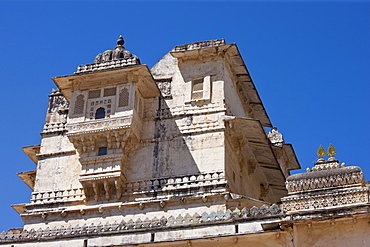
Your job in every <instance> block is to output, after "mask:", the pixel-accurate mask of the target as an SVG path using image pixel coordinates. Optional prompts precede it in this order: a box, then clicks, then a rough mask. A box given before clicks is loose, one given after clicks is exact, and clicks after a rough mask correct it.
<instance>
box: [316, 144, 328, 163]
mask: <svg viewBox="0 0 370 247" xmlns="http://www.w3.org/2000/svg"><path fill="white" fill-rule="evenodd" d="M325 155H326V153H325V150H324V148H323V147H322V145H320V147H319V149H318V150H317V154H316V156H319V160H320V159H322V158H323V157H324V156H325Z"/></svg>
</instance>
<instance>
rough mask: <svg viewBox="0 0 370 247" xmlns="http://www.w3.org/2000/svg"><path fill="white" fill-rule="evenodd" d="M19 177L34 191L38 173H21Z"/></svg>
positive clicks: (18, 174)
mask: <svg viewBox="0 0 370 247" xmlns="http://www.w3.org/2000/svg"><path fill="white" fill-rule="evenodd" d="M17 176H18V177H19V178H20V179H22V181H23V182H24V183H25V184H26V185H27V186H28V187H29V188H30V189H31V190H34V187H35V179H36V171H28V172H20V173H17Z"/></svg>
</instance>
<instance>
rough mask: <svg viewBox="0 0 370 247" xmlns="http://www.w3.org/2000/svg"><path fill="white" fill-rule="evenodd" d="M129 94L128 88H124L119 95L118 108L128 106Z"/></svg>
mask: <svg viewBox="0 0 370 247" xmlns="http://www.w3.org/2000/svg"><path fill="white" fill-rule="evenodd" d="M128 100H129V92H128V90H127V88H123V89H122V90H121V91H120V93H119V100H118V107H125V106H128Z"/></svg>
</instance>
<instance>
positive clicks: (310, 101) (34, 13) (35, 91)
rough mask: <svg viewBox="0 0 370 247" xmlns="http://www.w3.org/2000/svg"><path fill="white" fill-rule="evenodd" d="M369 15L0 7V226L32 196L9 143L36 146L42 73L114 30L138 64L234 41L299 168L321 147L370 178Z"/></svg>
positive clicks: (87, 58)
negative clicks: (190, 46) (192, 46)
mask: <svg viewBox="0 0 370 247" xmlns="http://www.w3.org/2000/svg"><path fill="white" fill-rule="evenodd" d="M369 13H370V2H369V1H357V2H353V1H352V2H349V1H325V2H321V1H278V2H272V1H260V2H257V1H253V2H251V1H235V2H233V1H227V2H226V1H225V2H223V1H213V2H212V1H203V2H196V1H165V2H154V1H139V2H127V1H111V2H110V1H104V2H99V1H64V2H61V1H49V2H46V1H37V2H34V1H0V37H1V39H0V44H1V45H0V54H1V59H0V96H1V101H2V112H3V113H2V121H1V122H0V127H1V130H2V131H3V132H2V138H1V139H2V141H1V142H0V145H1V150H2V153H3V155H2V157H3V158H2V160H1V169H2V172H1V175H0V176H1V179H0V186H1V189H2V195H1V203H0V231H2V230H7V229H8V228H15V227H22V225H23V223H22V221H21V220H20V217H19V216H18V214H17V213H16V212H15V211H14V210H13V209H12V208H11V207H10V204H17V203H23V202H28V201H29V198H30V194H31V190H30V189H29V188H28V187H27V186H26V185H25V184H24V183H23V182H22V181H21V180H20V179H19V178H18V177H17V176H16V175H15V174H16V173H17V172H22V171H29V170H34V169H35V165H34V164H33V162H32V161H31V160H30V159H28V157H27V156H26V155H25V154H23V152H22V150H21V149H20V148H21V147H23V146H29V145H35V144H39V143H40V135H39V132H41V131H42V128H43V123H44V119H45V113H46V108H47V100H48V97H47V95H48V94H49V93H50V92H51V89H52V88H55V85H54V84H53V82H52V80H51V79H50V77H54V76H60V75H67V74H73V72H74V71H76V68H77V65H79V64H87V63H92V62H93V60H94V57H95V56H96V55H97V54H98V53H100V52H103V51H105V50H107V49H112V48H113V47H114V46H115V45H116V44H115V41H116V40H117V38H118V36H119V35H120V34H122V35H123V36H124V38H125V41H126V42H125V47H126V49H127V50H129V51H131V52H132V53H133V54H135V55H137V56H138V57H139V58H140V59H141V62H142V63H145V64H147V65H148V66H149V67H152V66H153V65H154V64H155V63H156V62H157V61H158V60H159V59H160V58H161V57H162V56H163V55H165V54H166V53H167V52H168V51H169V50H171V49H172V48H173V47H174V46H175V45H180V44H186V43H191V42H196V41H203V40H210V39H218V38H224V39H226V41H227V42H228V43H237V45H238V47H239V50H240V52H241V54H242V56H243V58H244V61H245V63H246V65H247V67H248V69H249V71H250V73H251V75H252V78H253V81H254V83H255V85H256V87H257V90H258V91H259V94H260V97H261V99H262V101H263V103H264V106H265V108H266V110H267V112H268V114H269V116H270V119H271V121H272V123H273V125H274V126H277V127H278V128H279V131H280V132H282V133H283V135H284V138H285V140H286V142H288V143H292V144H293V146H294V148H295V151H296V154H297V156H298V159H299V161H300V164H301V166H302V168H303V169H305V168H307V167H312V166H313V162H315V160H316V159H317V157H316V156H315V154H316V151H317V148H318V147H319V145H320V144H322V145H323V146H324V147H325V148H327V147H328V146H329V144H330V143H332V144H333V145H334V147H335V148H336V150H337V155H336V157H337V158H338V159H339V160H340V162H346V164H347V165H358V166H360V167H361V168H362V169H363V171H364V173H365V178H366V180H370V164H369V161H368V158H367V154H368V153H367V152H369V150H370V145H369V141H368V140H369V139H370V138H369V137H370V135H369V130H368V129H367V127H368V126H369V125H370V117H369V116H370V114H369V113H370V112H369V106H370V100H369V98H370V97H369V91H370V86H369V82H370V46H369V44H370V15H369ZM302 171H303V170H302ZM302 171H301V172H302Z"/></svg>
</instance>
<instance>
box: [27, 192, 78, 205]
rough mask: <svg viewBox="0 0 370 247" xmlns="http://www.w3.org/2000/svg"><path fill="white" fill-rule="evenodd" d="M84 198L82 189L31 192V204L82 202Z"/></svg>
mask: <svg viewBox="0 0 370 247" xmlns="http://www.w3.org/2000/svg"><path fill="white" fill-rule="evenodd" d="M84 198H85V193H84V191H83V188H76V189H68V190H56V191H43V192H32V195H31V204H43V203H49V202H65V201H76V200H83V199H84Z"/></svg>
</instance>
